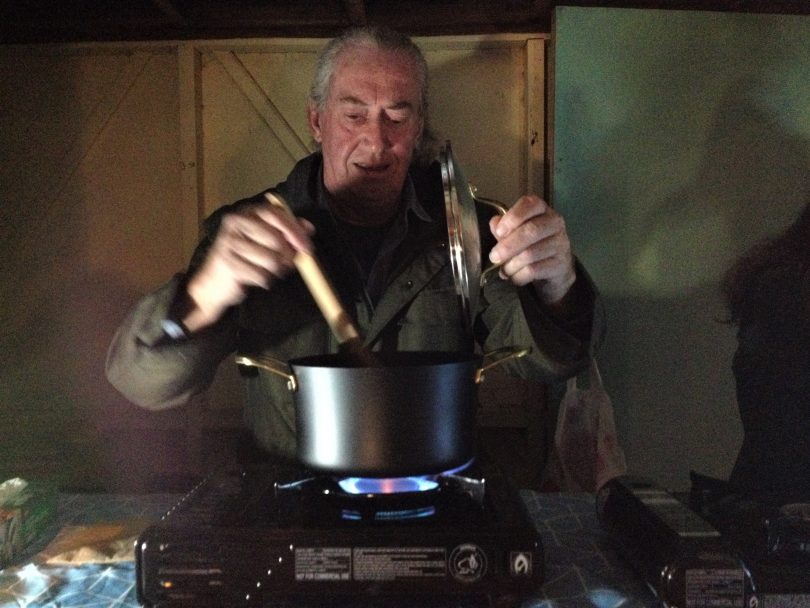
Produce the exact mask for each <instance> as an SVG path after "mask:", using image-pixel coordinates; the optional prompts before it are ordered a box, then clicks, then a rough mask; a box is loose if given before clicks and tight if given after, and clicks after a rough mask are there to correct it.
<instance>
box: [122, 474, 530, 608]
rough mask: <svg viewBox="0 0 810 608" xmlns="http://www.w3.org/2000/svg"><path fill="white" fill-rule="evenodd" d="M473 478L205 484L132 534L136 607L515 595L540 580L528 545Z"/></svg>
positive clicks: (494, 488) (516, 516)
mask: <svg viewBox="0 0 810 608" xmlns="http://www.w3.org/2000/svg"><path fill="white" fill-rule="evenodd" d="M485 473H486V472H485V471H476V472H475V473H474V474H473V473H466V475H465V476H459V475H450V476H446V477H444V476H441V477H440V478H439V479H438V484H437V487H436V488H435V489H432V490H430V491H427V492H406V493H403V494H401V495H395V494H390V495H367V494H356V495H347V494H346V493H345V492H344V491H342V490H341V488H340V487H339V486H338V484H337V482H335V481H334V480H332V479H329V478H321V477H317V476H313V475H312V474H311V473H307V472H306V471H301V470H299V469H294V468H287V467H281V466H272V467H270V466H265V467H259V468H256V469H251V470H240V471H228V472H223V473H220V474H217V475H214V476H212V477H211V478H209V479H207V480H206V481H205V482H203V483H202V484H201V485H200V486H198V487H197V488H195V489H194V490H193V491H192V492H190V493H189V494H188V495H187V496H186V497H185V498H184V499H183V500H182V501H181V502H180V503H179V504H177V505H176V506H175V507H174V508H173V509H172V510H171V511H170V512H169V513H167V515H166V516H165V517H164V518H163V520H162V521H161V522H160V523H158V524H156V525H154V526H152V527H151V528H149V529H148V530H147V531H146V532H144V534H143V535H142V536H141V537H140V539H139V541H138V544H137V547H136V569H137V590H138V597H139V600H140V601H141V602H142V603H143V604H144V605H145V606H153V607H157V606H201V605H218V606H234V605H244V606H266V605H271V604H272V605H273V606H278V605H279V602H283V601H296V605H300V602H301V601H307V600H312V601H315V602H316V603H315V605H323V603H322V602H323V600H324V598H333V600H335V601H337V600H340V599H341V598H342V599H343V600H352V603H353V604H354V605H357V600H360V599H363V598H374V601H375V602H377V603H375V605H379V602H380V601H381V600H390V602H391V603H392V604H399V602H400V600H402V599H403V598H409V599H414V598H418V599H419V605H426V603H429V602H430V601H434V600H435V598H438V597H440V596H442V597H447V596H452V597H456V598H461V597H463V598H470V599H471V600H475V601H477V602H479V604H478V605H480V602H484V605H486V603H487V602H490V601H502V600H504V599H506V600H508V599H509V598H520V597H523V596H525V595H527V594H530V593H532V592H534V591H536V590H537V589H538V588H539V586H540V584H541V583H542V579H543V551H542V545H541V542H540V537H539V534H538V533H537V531H536V530H535V528H534V527H533V525H532V524H531V522H530V520H529V519H528V516H527V515H526V513H525V511H524V508H523V504H522V502H521V501H520V499H519V497H518V496H517V493H516V492H514V491H513V490H511V489H510V488H509V487H508V486H506V485H505V482H502V481H501V480H500V479H499V478H498V477H497V476H493V477H491V478H487V477H486V476H485V475H484V474H485ZM330 601H332V600H330Z"/></svg>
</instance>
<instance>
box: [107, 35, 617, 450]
mask: <svg viewBox="0 0 810 608" xmlns="http://www.w3.org/2000/svg"><path fill="white" fill-rule="evenodd" d="M427 81H428V73H427V66H426V63H425V60H424V58H423V56H422V54H421V52H420V51H419V49H418V48H417V47H416V46H415V45H414V44H413V42H412V41H411V40H410V39H409V38H408V37H406V36H403V35H400V34H398V33H396V32H394V31H391V30H388V29H385V28H361V29H354V30H350V31H348V32H346V33H345V34H344V35H342V36H340V37H339V38H336V39H335V40H333V41H332V42H331V43H330V44H329V45H327V47H326V48H325V50H324V51H323V53H322V54H321V57H320V59H319V62H318V66H317V71H316V74H315V77H314V80H313V84H312V88H311V92H310V101H309V108H308V116H309V127H310V131H311V134H312V137H313V138H314V140H315V141H316V142H317V143H318V144H319V148H320V149H319V151H318V152H316V153H314V154H312V155H310V156H308V157H307V158H304V159H303V160H301V161H300V162H298V164H297V165H296V166H295V167H294V168H293V170H292V172H291V173H290V174H289V176H288V178H287V179H286V180H285V181H284V182H283V183H281V184H278V185H277V186H276V187H275V190H276V191H277V192H279V193H280V194H281V195H282V196H283V197H284V198H285V199H286V200H287V201H288V202H289V204H290V207H291V208H292V211H293V213H294V216H291V215H289V214H287V213H285V212H283V211H282V210H279V209H277V208H274V207H273V206H271V205H269V204H267V202H266V201H265V199H264V197H263V193H260V194H258V195H256V196H254V197H251V198H248V199H244V200H241V201H238V202H236V203H234V204H232V205H229V206H226V207H223V208H222V209H220V210H218V211H217V212H216V213H214V214H213V215H212V216H211V217H210V218H208V220H207V221H206V224H205V237H204V239H203V241H202V242H201V243H200V245H199V247H198V249H197V251H196V253H195V255H194V257H193V259H192V261H191V264H190V266H189V268H188V270H187V272H185V273H182V274H178V275H177V276H175V277H174V278H173V279H172V280H171V281H170V282H169V283H168V284H166V285H164V286H163V287H161V288H160V289H158V290H157V291H156V292H155V293H153V294H150V295H149V296H147V297H146V298H144V299H143V300H142V301H141V302H140V303H139V304H138V305H137V306H136V307H135V309H134V310H133V311H132V313H131V314H130V315H129V317H128V318H127V319H126V321H125V322H124V324H123V325H122V327H121V328H120V329H119V331H118V333H117V334H116V336H115V338H114V340H113V342H112V345H111V346H110V350H109V355H108V361H107V375H108V378H109V380H110V381H111V382H112V384H113V385H114V386H116V387H117V388H118V389H119V390H120V391H121V392H122V393H123V394H124V395H125V396H127V397H128V398H129V399H131V400H132V401H134V402H135V403H138V404H140V405H142V406H144V407H147V408H152V409H161V408H167V407H171V406H174V405H177V404H181V403H184V402H186V401H187V400H188V399H189V398H190V397H191V396H193V395H194V394H196V393H199V392H200V391H203V390H204V389H205V388H206V387H207V386H208V385H209V384H210V382H211V380H212V378H213V376H214V372H215V370H216V368H217V366H218V365H219V363H220V362H221V361H222V360H223V359H225V358H226V357H227V356H228V355H229V354H231V353H233V352H235V351H246V352H250V353H259V354H261V353H267V354H271V355H272V356H274V357H275V358H277V359H281V360H284V361H287V360H290V359H293V358H295V357H300V356H304V355H313V354H323V353H331V352H335V351H336V350H337V349H338V342H337V340H336V339H335V338H334V337H333V336H332V334H331V332H330V330H329V327H328V325H327V324H326V322H325V320H324V319H323V317H322V315H321V314H320V312H319V310H318V309H317V307H316V305H315V303H314V301H313V299H312V297H311V296H310V294H309V292H308V291H307V288H306V287H305V285H304V284H303V282H302V280H301V278H300V276H299V275H298V274H297V273H296V272H294V265H293V258H294V256H295V255H296V253H297V252H299V251H304V252H317V256H318V258H319V260H320V261H321V262H322V264H323V266H324V267H325V270H326V273H327V275H328V276H329V279H330V282H331V283H332V284H333V285H334V287H335V289H336V291H337V293H338V295H339V297H340V299H341V301H342V303H343V304H344V306H345V307H346V308H347V309H348V310H349V311H350V313H351V314H352V316H353V318H354V320H355V322H356V324H357V326H358V327H359V328H360V330H361V333H362V334H363V335H364V336H365V340H366V344H367V346H368V347H369V348H370V349H372V350H373V351H392V350H409V351H425V350H443V351H458V352H468V353H469V352H472V351H473V349H474V348H475V341H476V340H477V341H478V343H479V345H480V347H481V348H482V349H483V350H484V351H489V350H494V349H496V348H500V347H503V346H516V345H518V346H527V345H529V346H531V347H532V351H531V353H530V354H529V355H528V356H526V357H524V358H522V359H518V360H515V361H511V362H508V363H505V364H504V366H505V367H506V368H507V371H509V372H510V373H513V374H516V375H519V376H522V377H525V378H532V379H536V380H555V379H559V378H563V377H566V376H570V375H572V374H573V373H575V372H577V371H578V370H579V369H581V368H582V367H583V366H584V365H585V364H586V363H587V361H588V358H589V356H590V354H591V353H592V351H593V348H594V347H595V344H594V343H595V340H594V338H593V336H598V335H599V334H600V332H601V329H602V322H601V314H600V312H599V311H600V308H599V306H598V305H597V296H596V293H595V290H594V288H593V286H592V284H591V283H590V281H589V279H588V278H587V276H586V274H585V272H584V270H583V269H582V268H581V267H580V266H579V265H578V264H577V263H576V262H575V259H574V256H573V254H572V251H571V244H570V242H569V239H568V236H567V234H566V231H565V223H564V221H563V218H562V217H561V216H560V215H559V214H558V213H557V212H556V211H554V210H553V209H552V208H550V207H549V206H548V205H547V204H546V203H545V202H544V201H542V200H541V199H539V198H538V197H537V196H533V195H527V196H523V197H521V198H520V199H519V200H518V201H517V202H516V203H515V204H514V205H513V206H512V207H511V208H510V209H509V211H508V212H507V213H506V214H505V215H503V216H498V217H495V218H493V219H492V221H491V222H490V224H489V226H488V227H486V226H483V227H482V228H483V230H482V232H489V231H491V233H492V235H491V236H492V241H493V242H494V243H495V244H494V246H493V247H492V248H491V250H490V251H489V259H490V260H491V261H492V262H495V263H498V264H500V265H501V266H500V277H498V278H497V279H495V280H491V281H489V283H488V284H487V285H486V286H485V287H484V288H483V289H482V292H481V297H480V298H479V300H480V301H479V302H478V306H477V310H475V311H474V314H475V321H474V332H471V331H470V328H469V324H468V323H467V322H465V319H464V317H463V315H462V312H461V304H460V302H459V299H458V297H457V295H456V292H455V288H454V278H453V274H452V269H451V264H450V257H449V254H448V249H447V240H448V235H447V225H446V219H445V211H444V198H443V188H442V181H441V175H440V172H439V170H438V163H436V162H432V163H431V162H429V159H428V161H426V160H425V159H423V158H422V156H423V155H421V154H420V153H419V152H420V149H421V144H422V140H423V137H424V134H425V131H426V119H427V117H426V98H427ZM487 236H489V235H487ZM473 334H474V335H473ZM244 383H245V389H246V390H245V394H244V396H245V420H246V423H247V425H248V427H249V428H250V429H251V431H252V432H253V435H254V437H255V440H256V442H257V444H258V445H259V446H261V448H262V449H263V450H265V451H267V452H269V453H272V454H275V455H278V456H281V457H292V456H293V455H294V454H295V445H296V440H295V415H294V409H293V404H292V398H291V396H290V394H289V391H288V390H287V388H286V386H285V383H284V382H283V381H280V380H279V378H277V377H275V376H273V375H271V374H267V373H264V372H263V371H262V372H260V373H258V374H257V375H253V376H247V375H246V376H245V378H244Z"/></svg>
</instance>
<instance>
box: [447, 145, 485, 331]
mask: <svg viewBox="0 0 810 608" xmlns="http://www.w3.org/2000/svg"><path fill="white" fill-rule="evenodd" d="M439 158H440V162H441V170H442V184H443V186H444V206H445V212H446V214H447V234H448V237H449V240H448V243H449V245H450V265H451V268H452V270H453V279H454V282H455V286H456V294H457V295H458V297H459V299H460V301H461V310H462V314H463V315H464V321H465V323H466V324H467V326H468V328H470V329H471V328H472V322H473V315H474V314H475V313H474V311H475V309H476V307H477V305H478V293H479V282H480V279H481V236H480V234H479V232H478V216H477V214H476V211H475V198H474V197H473V194H472V190H471V189H470V185H469V184H468V183H467V180H466V179H465V177H464V173H463V172H462V170H461V167H460V166H459V165H458V163H457V162H456V160H455V157H454V156H453V151H452V148H451V146H450V141H446V142H445V145H444V148H443V149H442V151H441V153H440V157H439Z"/></svg>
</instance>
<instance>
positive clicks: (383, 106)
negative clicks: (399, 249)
mask: <svg viewBox="0 0 810 608" xmlns="http://www.w3.org/2000/svg"><path fill="white" fill-rule="evenodd" d="M419 99H420V90H419V84H418V82H417V80H416V78H415V77H414V66H413V63H412V62H411V60H409V59H408V58H407V57H405V56H403V55H401V54H397V53H392V52H389V51H380V50H377V49H372V48H367V47H350V48H348V49H345V50H344V51H343V53H342V54H341V56H340V57H339V58H338V61H337V68H336V70H335V74H334V76H333V79H332V84H331V87H330V90H329V96H328V98H327V100H326V104H325V107H324V109H323V111H318V110H317V109H316V108H313V107H310V109H309V125H310V130H311V132H312V136H313V138H314V139H315V141H317V142H319V143H320V144H321V149H322V151H323V158H324V185H325V186H326V189H327V191H328V192H329V193H330V194H332V196H333V197H334V198H335V199H336V203H337V209H336V211H337V212H338V215H339V216H340V217H341V218H342V219H344V220H346V221H349V222H352V223H356V224H361V225H375V224H380V223H383V222H385V221H387V220H388V219H390V218H391V217H392V215H393V214H394V212H395V211H396V209H397V205H398V203H399V199H400V194H401V192H402V186H403V184H404V182H405V176H406V175H407V172H408V167H409V165H410V163H411V158H412V156H413V152H414V149H415V148H416V145H417V142H418V141H419V137H420V136H421V134H422V123H423V121H422V116H421V114H420V111H419Z"/></svg>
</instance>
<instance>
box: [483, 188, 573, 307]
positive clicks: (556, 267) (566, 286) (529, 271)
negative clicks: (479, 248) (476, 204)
mask: <svg viewBox="0 0 810 608" xmlns="http://www.w3.org/2000/svg"><path fill="white" fill-rule="evenodd" d="M489 227H490V230H492V234H493V235H494V236H495V238H496V239H497V240H498V243H497V244H496V245H495V246H494V247H493V248H492V251H491V252H490V254H489V259H490V261H492V262H493V263H494V264H501V267H500V276H501V277H502V278H504V279H506V280H508V281H511V282H512V283H513V284H515V285H519V286H520V285H528V284H529V283H534V284H535V287H536V289H537V292H538V294H539V295H540V298H541V300H542V301H543V302H544V303H546V304H549V305H552V306H553V305H556V304H559V303H561V302H562V301H563V299H564V298H565V296H566V294H568V292H569V290H570V289H571V286H572V285H573V284H574V281H575V280H576V269H575V268H574V255H573V253H572V251H571V241H570V240H569V239H568V233H567V232H566V229H565V220H564V219H563V216H562V215H560V214H559V213H557V212H556V211H555V210H554V209H552V208H551V207H550V206H549V205H548V204H547V203H546V202H545V201H543V200H542V199H540V198H538V197H537V196H534V195H526V196H522V197H520V198H519V199H518V201H517V202H516V203H515V204H514V205H513V206H512V207H511V208H510V209H509V210H508V211H507V212H506V214H505V215H503V216H500V215H496V216H495V217H493V218H492V219H491V220H490V222H489Z"/></svg>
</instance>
